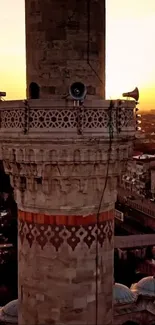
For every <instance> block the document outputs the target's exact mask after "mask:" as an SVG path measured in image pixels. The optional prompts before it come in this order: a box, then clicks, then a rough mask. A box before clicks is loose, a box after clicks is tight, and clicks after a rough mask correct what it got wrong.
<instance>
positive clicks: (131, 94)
mask: <svg viewBox="0 0 155 325" xmlns="http://www.w3.org/2000/svg"><path fill="white" fill-rule="evenodd" d="M122 96H123V97H131V98H134V99H135V101H136V102H137V101H138V99H139V90H138V88H137V87H136V88H135V89H134V90H133V91H130V92H128V93H123V94H122Z"/></svg>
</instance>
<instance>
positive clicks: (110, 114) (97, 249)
mask: <svg viewBox="0 0 155 325" xmlns="http://www.w3.org/2000/svg"><path fill="white" fill-rule="evenodd" d="M113 107H114V103H113V101H112V100H111V101H110V106H109V112H108V113H109V149H108V159H107V170H106V176H105V183H104V187H103V190H102V194H101V198H100V202H99V206H98V211H97V215H96V224H97V232H96V278H95V280H96V281H95V282H96V315H95V321H96V325H98V294H99V290H98V269H99V247H98V246H99V245H98V243H99V240H98V239H99V223H100V210H101V207H102V202H103V198H104V194H105V190H106V187H107V182H108V176H109V167H110V159H111V149H112V140H113V124H112V110H113Z"/></svg>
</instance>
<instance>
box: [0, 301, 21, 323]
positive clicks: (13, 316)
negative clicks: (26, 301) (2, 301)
mask: <svg viewBox="0 0 155 325" xmlns="http://www.w3.org/2000/svg"><path fill="white" fill-rule="evenodd" d="M0 321H2V322H5V323H13V324H17V323H18V300H12V301H10V302H9V303H8V304H7V305H5V306H4V307H2V308H0Z"/></svg>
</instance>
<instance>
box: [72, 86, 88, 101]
mask: <svg viewBox="0 0 155 325" xmlns="http://www.w3.org/2000/svg"><path fill="white" fill-rule="evenodd" d="M86 93H87V89H86V86H85V85H84V84H83V83H82V82H74V83H73V84H72V85H71V86H70V88H69V94H70V96H71V97H72V98H73V99H74V100H83V99H84V98H85V96H86Z"/></svg>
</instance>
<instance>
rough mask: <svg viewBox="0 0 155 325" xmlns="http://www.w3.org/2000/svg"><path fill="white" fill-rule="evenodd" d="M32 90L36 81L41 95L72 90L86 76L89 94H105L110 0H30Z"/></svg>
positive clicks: (29, 71) (27, 5) (28, 45)
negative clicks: (106, 30) (73, 84)
mask: <svg viewBox="0 0 155 325" xmlns="http://www.w3.org/2000/svg"><path fill="white" fill-rule="evenodd" d="M25 9H26V66H27V95H28V97H29V86H30V84H31V83H32V82H33V83H34V82H35V83H37V84H38V86H39V87H40V97H41V98H50V97H53V95H58V97H59V98H61V97H62V95H66V94H68V88H69V86H70V85H71V84H72V83H73V82H75V81H79V80H80V81H81V82H83V83H84V84H85V85H86V86H87V96H88V95H93V96H95V97H97V96H99V97H101V98H104V96H105V0H97V1H96V0H79V1H77V0H72V1H69V0H67V1H65V0H61V1H57V0H51V1H49V0H44V1H39V0H35V1H34V0H27V1H25Z"/></svg>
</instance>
